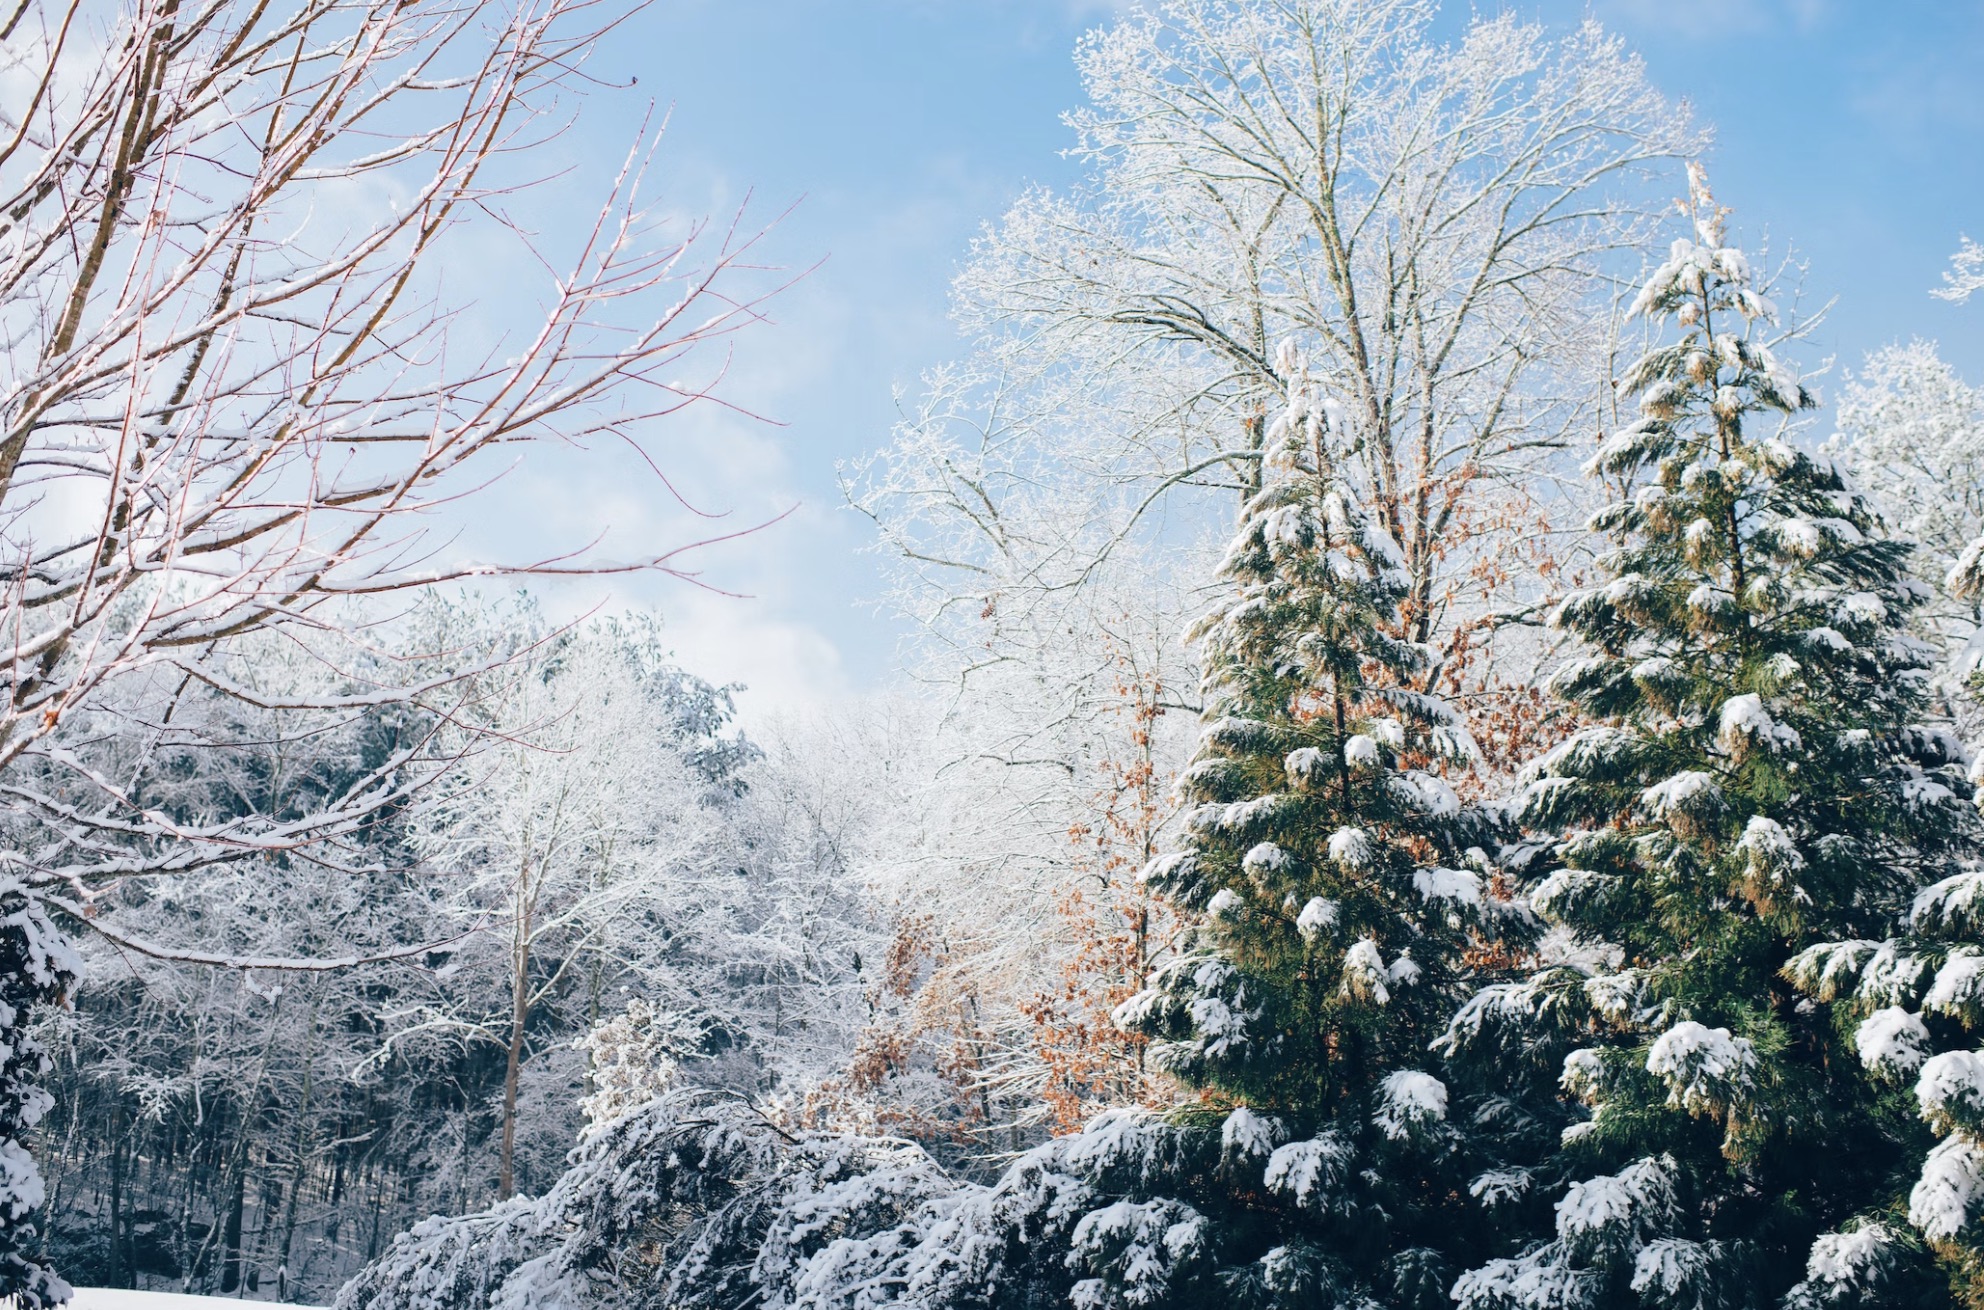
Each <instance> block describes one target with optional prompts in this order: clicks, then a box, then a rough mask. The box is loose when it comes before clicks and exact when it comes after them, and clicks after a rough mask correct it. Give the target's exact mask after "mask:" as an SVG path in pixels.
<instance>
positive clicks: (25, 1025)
mask: <svg viewBox="0 0 1984 1310" xmlns="http://www.w3.org/2000/svg"><path fill="white" fill-rule="evenodd" d="M82 971H83V970H82V961H81V960H80V959H79V958H78V957H77V955H76V952H75V949H74V948H73V947H71V946H70V945H69V943H68V941H67V940H66V939H65V938H64V937H63V936H62V934H61V933H60V932H58V931H57V930H56V928H55V925H54V924H52V923H51V922H49V919H48V916H47V914H46V913H45V912H44V910H43V909H42V906H41V903H40V901H38V900H37V899H36V898H35V897H33V896H31V895H29V894H28V892H27V889H26V888H24V887H22V886H21V883H20V881H19V880H18V879H16V878H14V877H12V876H11V875H0V1305H6V1306H10V1307H16V1308H17V1310H42V1308H43V1307H44V1306H53V1305H59V1304H61V1303H62V1302H64V1301H66V1300H68V1299H69V1285H68V1284H67V1283H65V1282H63V1281H62V1280H61V1279H60V1278H58V1277H56V1275H55V1272H54V1271H53V1270H51V1269H50V1268H48V1267H47V1265H46V1264H45V1263H44V1261H45V1260H46V1256H45V1255H44V1254H43V1252H42V1242H41V1230H40V1228H39V1226H38V1225H37V1224H36V1222H35V1219H36V1216H37V1214H38V1213H39V1211H40V1210H41V1207H42V1202H43V1200H44V1199H45V1197H44V1191H45V1189H44V1187H43V1184H42V1177H41V1171H40V1170H39V1169H38V1168H36V1167H35V1162H34V1157H33V1156H32V1155H30V1154H28V1151H27V1147H26V1145H25V1144H24V1143H23V1141H22V1139H23V1138H24V1137H25V1136H26V1135H27V1134H28V1132H29V1130H31V1129H32V1128H33V1127H34V1126H35V1125H36V1124H37V1123H40V1122H41V1118H42V1116H43V1115H45V1114H47V1113H48V1110H49V1107H50V1106H52V1105H53V1104H54V1103H55V1098H54V1097H52V1096H50V1095H49V1094H48V1092H47V1091H46V1090H44V1089H43V1087H42V1086H41V1082H42V1078H43V1076H44V1075H46V1074H47V1073H48V1071H49V1067H50V1061H49V1058H48V1054H47V1052H46V1051H45V1050H43V1049H42V1045H41V1042H40V1041H39V1040H37V1039H36V1037H35V1033H34V1028H33V1023H34V1021H35V1019H36V1018H38V1017H39V1016H38V1015H37V1013H36V1012H37V1011H39V1010H41V1009H43V1008H44V1007H48V1006H58V1005H63V1004H66V1003H67V1001H68V995H69V991H70V989H71V988H73V987H74V986H75V985H76V981H77V979H78V978H80V977H81V976H82Z"/></svg>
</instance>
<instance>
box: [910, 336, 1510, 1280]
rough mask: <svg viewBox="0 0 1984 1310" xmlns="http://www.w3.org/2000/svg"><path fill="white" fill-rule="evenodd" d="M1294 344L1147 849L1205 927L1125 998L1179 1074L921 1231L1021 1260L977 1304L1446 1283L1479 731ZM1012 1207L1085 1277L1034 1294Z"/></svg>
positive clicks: (1202, 628)
mask: <svg viewBox="0 0 1984 1310" xmlns="http://www.w3.org/2000/svg"><path fill="white" fill-rule="evenodd" d="M1280 363H1281V369H1282V372H1283V375H1284V376H1285V377H1288V378H1289V379H1291V392H1292V395H1291V398H1290V401H1289V405H1288V407H1287V410H1286V412H1285V413H1284V414H1283V415H1282V417H1281V418H1280V419H1279V420H1278V421H1277V422H1276V424H1275V425H1274V426H1273V428H1272V429H1271V431H1270V433H1269V437H1268V441H1267V444H1266V449H1265V455H1264V458H1265V465H1266V467H1265V471H1264V477H1263V485H1262V489H1261V490H1260V491H1259V492H1258V493H1257V494H1256V495H1255V496H1254V497H1253V498H1252V499H1251V500H1250V502H1249V503H1248V504H1247V506H1246V508H1245V511H1244V514H1243V522H1242V525H1241V528H1240V531H1239V534H1238V537H1237V539H1236V540H1235V541H1234V543H1233V545H1232V546H1231V548H1230V549H1229V550H1228V552H1227V555H1226V558H1225V560H1224V562H1223V564H1222V566H1221V574H1222V576H1223V577H1224V578H1225V579H1227V580H1229V582H1230V584H1231V589H1230V591H1229V593H1228V595H1227V597H1226V599H1225V600H1224V601H1223V602H1222V603H1221V604H1219V605H1218V606H1217V608H1215V609H1214V610H1213V612H1211V613H1210V614H1209V615H1208V616H1207V617H1206V618H1204V619H1203V620H1201V621H1200V622H1199V623H1198V624H1197V625H1196V628H1195V632H1194V634H1193V635H1194V636H1195V638H1196V639H1197V640H1199V641H1200V642H1201V643H1202V650H1203V656H1204V668H1205V674H1204V695H1205V709H1204V722H1205V726H1204V730H1203V735H1202V737H1201V740H1200V744H1199V747H1198V750H1197V752H1196V755H1195V758H1194V761H1193V763H1192V764H1191V765H1190V766H1189V767H1188V769H1187V770H1186V771H1185V773H1184V775H1183V776H1182V778H1181V779H1180V781H1179V784H1178V787H1179V792H1180V796H1181V799H1182V800H1183V801H1184V802H1185V803H1186V805H1187V807H1188V808H1187V810H1186V816H1185V837H1184V839H1183V844H1182V849H1179V850H1177V851H1176V852H1174V853H1171V854H1167V855H1164V856H1160V857H1159V858H1158V859H1157V860H1156V861H1154V862H1153V863H1152V865H1151V866H1150V867H1149V868H1148V869H1147V870H1146V871H1145V877H1146V879H1147V881H1148V882H1149V883H1150V884H1151V885H1152V886H1153V887H1155V888H1156V889H1157V890H1159V891H1160V892H1162V893H1163V894H1164V895H1166V896H1167V897H1169V898H1171V900H1172V901H1173V902H1174V903H1175V904H1176V905H1177V906H1179V907H1180V908H1181V909H1182V910H1184V911H1185V912H1186V913H1188V914H1190V915H1192V916H1195V917H1196V918H1197V920H1198V924H1199V926H1197V927H1196V928H1195V929H1194V930H1193V931H1192V933H1191V935H1190V936H1189V938H1188V939H1187V941H1186V943H1185V946H1184V949H1183V950H1182V951H1181V952H1180V954H1179V955H1178V956H1176V957H1175V958H1174V959H1172V960H1171V961H1169V962H1167V963H1166V964H1165V965H1164V966H1163V967H1161V968H1160V969H1159V970H1158V972H1157V973H1156V974H1155V975H1154V976H1153V977H1152V978H1151V980H1150V981H1149V984H1148V985H1147V987H1146V988H1145V989H1144V990H1143V991H1141V992H1140V993H1138V994H1137V995H1135V996H1133V997H1132V998H1130V999H1129V1000H1128V1001H1126V1002H1125V1003H1124V1004H1123V1005H1122V1007H1121V1008H1120V1009H1119V1010H1118V1012H1117V1021H1118V1022H1119V1023H1120V1024H1122V1025H1124V1026H1125V1027H1127V1028H1129V1029H1131V1030H1133V1031H1137V1032H1141V1033H1143V1034H1145V1035H1147V1036H1148V1037H1149V1038H1150V1039H1151V1040H1152V1044H1151V1046H1150V1056H1149V1058H1150V1059H1151V1060H1152V1061H1153V1062H1155V1063H1156V1064H1157V1065H1158V1067H1160V1068H1161V1069H1163V1070H1165V1071H1167V1072H1169V1073H1170V1074H1172V1075H1173V1076H1174V1077H1175V1078H1176V1079H1178V1080H1179V1082H1180V1083H1181V1084H1182V1085H1183V1087H1184V1088H1185V1089H1186V1090H1187V1091H1188V1092H1189V1093H1190V1097H1189V1099H1188V1102H1187V1104H1186V1105H1185V1106H1184V1107H1183V1108H1181V1109H1179V1110H1177V1111H1175V1112H1174V1113H1173V1114H1172V1115H1170V1116H1169V1117H1167V1118H1164V1119H1161V1120H1159V1119H1153V1118H1150V1117H1138V1116H1136V1115H1133V1114H1124V1113H1117V1114H1112V1115H1109V1116H1105V1117H1104V1118H1103V1119H1102V1120H1100V1121H1098V1122H1097V1123H1096V1124H1094V1125H1091V1127H1090V1128H1089V1129H1088V1130H1087V1131H1086V1132H1085V1133H1083V1134H1082V1135H1080V1136H1079V1137H1077V1138H1072V1139H1066V1140H1064V1141H1063V1142H1057V1143H1052V1144H1050V1145H1049V1146H1048V1147H1047V1148H1043V1149H1042V1151H1040V1152H1036V1153H1034V1156H1033V1157H1032V1158H1031V1160H1030V1162H1029V1161H1023V1162H1022V1164H1021V1165H1020V1166H1016V1167H1015V1168H1014V1169H1013V1170H1010V1171H1009V1174H1008V1178H1007V1179H1006V1180H1005V1181H1003V1182H1002V1183H1001V1185H1000V1188H999V1189H995V1197H999V1196H1002V1197H1004V1198H1005V1199H1004V1200H1003V1202H1002V1201H1000V1200H997V1199H995V1200H993V1201H990V1202H988V1203H987V1206H986V1207H983V1208H986V1209H988V1210H994V1211H997V1210H999V1208H1000V1206H1001V1205H1002V1204H1003V1205H1004V1207H1005V1212H1003V1217H1001V1218H999V1219H997V1220H996V1221H995V1220H991V1219H988V1220H986V1221H984V1223H983V1224H982V1225H981V1227H983V1229H984V1232H981V1233H974V1232H972V1231H969V1229H970V1225H971V1223H973V1222H974V1221H973V1220H972V1219H971V1217H970V1216H969V1215H967V1216H965V1217H964V1218H963V1219H961V1220H960V1221H959V1224H958V1225H954V1226H953V1228H952V1229H951V1230H947V1231H946V1232H944V1233H942V1234H939V1235H937V1236H936V1237H933V1239H932V1241H933V1242H939V1243H948V1244H949V1246H950V1250H951V1257H950V1263H951V1264H953V1265H958V1266H963V1265H967V1264H970V1263H971V1262H972V1261H973V1260H976V1261H977V1262H978V1264H979V1265H983V1266H985V1267H987V1268H990V1267H992V1266H993V1265H994V1264H997V1265H998V1266H999V1267H1002V1268H1005V1269H1009V1270H1014V1271H1016V1277H1015V1279H1013V1280H1010V1281H1009V1282H1008V1283H1007V1284H1006V1287H1007V1289H1008V1290H1005V1291H994V1287H995V1285H996V1283H997V1280H996V1279H990V1278H985V1277H980V1278H977V1279H976V1280H974V1281H971V1282H970V1283H969V1284H964V1283H959V1284H957V1285H958V1286H960V1287H964V1286H967V1285H968V1286H969V1288H970V1291H969V1295H970V1296H971V1297H974V1298H981V1299H982V1300H990V1301H994V1302H996V1303H999V1304H1019V1303H1022V1302H1023V1300H1024V1298H1022V1297H1021V1296H1020V1294H1019V1293H1018V1292H1017V1291H1013V1290H1010V1289H1012V1288H1015V1287H1017V1286H1018V1283H1019V1282H1022V1281H1025V1282H1030V1283H1031V1284H1032V1285H1033V1288H1034V1290H1033V1291H1032V1292H1030V1293H1028V1295H1029V1296H1034V1297H1038V1296H1040V1295H1042V1294H1048V1295H1051V1296H1053V1297H1054V1298H1055V1299H1058V1298H1059V1297H1060V1296H1061V1295H1066V1296H1068V1297H1070V1298H1071V1299H1072V1302H1073V1303H1074V1304H1075V1305H1078V1306H1084V1307H1105V1306H1132V1305H1134V1306H1149V1307H1155V1306H1191V1305H1247V1306H1282V1305H1286V1306H1297V1305H1300V1306H1311V1305H1316V1304H1346V1305H1348V1304H1363V1303H1365V1302H1366V1300H1376V1301H1378V1302H1381V1303H1382V1304H1385V1305H1388V1306H1398V1307H1408V1308H1409V1307H1421V1306H1423V1307H1433V1306H1444V1305H1445V1304H1446V1287H1447V1285H1448V1284H1449V1283H1450V1282H1451V1281H1452V1276H1453V1273H1454V1270H1455V1268H1456V1267H1457V1266H1453V1265H1451V1264H1450V1262H1449V1256H1450V1253H1451V1252H1452V1251H1453V1250H1454V1249H1455V1243H1456V1242H1457V1241H1458V1240H1459V1237H1458V1235H1459V1234H1460V1233H1461V1232H1462V1231H1464V1229H1465V1225H1466V1224H1467V1216H1468V1212H1469V1211H1468V1206H1467V1204H1466V1202H1465V1201H1464V1199H1463V1198H1464V1196H1465V1189H1466V1184H1467V1179H1468V1171H1467V1164H1468V1159H1469V1152H1468V1151H1467V1150H1466V1149H1465V1143H1464V1135H1463V1134H1462V1133H1461V1132H1460V1131H1459V1130H1458V1129H1457V1128H1456V1127H1455V1125H1454V1124H1453V1123H1452V1122H1450V1119H1453V1118H1457V1117H1458V1112H1459V1110H1460V1109H1461V1106H1460V1104H1459V1098H1458V1097H1457V1096H1456V1095H1455V1094H1454V1093H1452V1092H1450V1090H1449V1089H1448V1087H1447V1086H1446V1084H1445V1083H1444V1082H1443V1081H1442V1080H1441V1079H1440V1078H1439V1077H1438V1076H1437V1074H1436V1073H1435V1072H1433V1068H1434V1063H1433V1060H1432V1057H1431V1056H1430V1055H1429V1054H1428V1050H1427V1046H1428V1042H1429V1041H1430V1040H1431V1039H1432V1038H1433V1037H1434V1036H1436V1035H1437V1034H1438V1033H1439V1032H1441V1031H1442V1028H1443V1026H1444V1023H1445V1021H1446V1019H1447V1017H1448V1016H1449V1014H1450V1013H1451V1011H1452V1008H1453V1006H1454V1004H1455V1003H1456V1001H1457V1000H1458V999H1459V997H1460V996H1461V995H1462V987H1463V977H1464V975H1465V972H1466V970H1465V967H1464V963H1463V957H1464V954H1465V952H1467V951H1468V950H1469V949H1470V948H1471V947H1472V946H1473V945H1474V944H1475V943H1476V942H1477V941H1478V939H1479V927H1480V925H1482V924H1483V923H1484V922H1491V921H1493V919H1494V918H1495V902H1494V898H1493V897H1492V896H1491V895H1490V893H1489V889H1488V886H1487V879H1486V878H1485V877H1484V873H1485V871H1486V857H1485V856H1483V855H1482V853H1481V851H1480V850H1479V848H1478V847H1473V846H1471V843H1473V842H1477V841H1481V840H1485V839H1486V837H1487V834H1488V831H1489V829H1488V827H1487V824H1486V821H1485V820H1484V818H1483V817H1482V815H1481V814H1480V813H1479V812H1478V811H1475V810H1471V809H1469V808H1467V807H1464V806H1463V805H1462V804H1461V802H1460V800H1459V799H1458V798H1457V796H1456V795H1455V793H1454V791H1453V789H1452V788H1451V787H1450V786H1449V785H1448V783H1447V782H1446V781H1444V780H1443V778H1442V777H1441V776H1440V772H1441V769H1442V767H1443V765H1442V761H1449V760H1460V759H1465V758H1467V757H1468V756H1469V755H1470V754H1471V752H1472V749H1473V746H1472V742H1471V741H1470V740H1469V739H1468V736H1467V733H1466V730H1465V729H1464V727H1462V726H1461V723H1460V721H1459V719H1458V718H1457V717H1456V715H1455V714H1454V712H1453V711H1452V710H1451V709H1450V707H1448V706H1447V705H1446V704H1445V703H1444V702H1442V701H1440V700H1439V699H1437V698H1435V697H1431V696H1427V695H1423V694H1420V693H1418V692H1415V691H1412V690H1410V683H1411V680H1412V677H1413V675H1415V674H1416V673H1418V672H1419V671H1420V670H1421V668H1422V667H1423V661H1424V660H1425V659H1426V653H1425V651H1424V649H1423V648H1422V647H1420V646H1418V645H1416V644H1414V643H1411V642H1408V641H1404V640H1401V639H1399V638H1398V637H1396V636H1395V635H1393V633H1394V632H1395V631H1397V630H1398V628H1399V626H1400V624H1399V608H1400V602H1401V599H1402V598H1403V597H1404V596H1405V595H1406V594H1407V579H1406V577H1405V574H1404V570H1403V568H1402V567H1401V560H1400V556H1399V552H1398V549H1397V546H1396V545H1395V544H1394V542H1393V541H1392V539H1391V537H1390V536H1389V535H1388V534H1387V532H1386V531H1385V529H1384V527H1383V526H1382V524H1381V523H1380V522H1379V521H1378V520H1377V518H1376V517H1375V516H1374V515H1373V514H1372V513H1371V512H1369V510H1368V509H1367V508H1366V507H1365V506H1366V502H1365V500H1364V498H1363V497H1362V496H1360V494H1359V489H1358V488H1357V487H1356V486H1355V485H1354V484H1353V482H1352V475H1351V474H1350V473H1349V471H1348V470H1349V468H1350V465H1351V461H1350V459H1349V456H1350V455H1351V454H1352V453H1353V451H1352V449H1351V448H1350V446H1349V443H1348V442H1347V441H1346V439H1345V438H1346V432H1345V426H1344V424H1343V422H1342V419H1341V418H1340V417H1339V416H1338V413H1337V410H1336V407H1335V406H1334V405H1333V404H1332V403H1331V402H1329V401H1327V400H1324V399H1322V398H1320V397H1319V396H1318V395H1317V394H1316V393H1315V392H1314V390H1313V388H1312V385H1311V384H1310V383H1309V382H1307V381H1306V380H1305V373H1304V366H1303V363H1302V361H1301V358H1300V356H1299V355H1298V354H1297V353H1296V352H1295V351H1294V350H1293V349H1292V348H1287V347H1285V348H1284V350H1283V352H1282V358H1281V361H1280ZM1057 1216H1058V1218H1057ZM995 1230H1003V1231H1006V1232H1012V1231H1026V1232H1030V1233H1033V1234H1035V1235H1041V1236H1046V1237H1053V1238H1055V1239H1056V1240H1057V1241H1059V1242H1064V1243H1065V1244H1066V1257H1065V1262H1064V1263H1065V1266H1066V1274H1067V1277H1068V1279H1070V1280H1072V1281H1071V1282H1069V1283H1064V1284H1063V1285H1062V1288H1061V1289H1052V1288H1042V1287H1041V1286H1040V1280H1041V1279H1042V1278H1044V1277H1047V1276H1049V1266H1050V1265H1051V1264H1052V1263H1054V1262H1052V1261H1050V1260H1049V1259H1048V1258H1047V1254H1046V1253H1047V1251H1048V1249H1049V1247H1048V1246H1047V1244H1046V1243H1045V1242H1044V1241H1042V1240H1036V1241H1035V1242H1034V1243H1033V1244H1032V1245H1031V1246H1030V1248H1029V1251H1030V1259H1024V1260H1023V1259H1020V1258H1016V1257H1017V1255H1018V1253H1017V1252H1016V1251H1013V1250H1010V1249H1008V1245H1001V1244H1000V1243H999V1242H997V1241H995V1240H994V1236H995ZM988 1250H989V1251H993V1252H995V1253H996V1259H995V1258H994V1257H991V1256H984V1255H982V1254H972V1253H982V1252H985V1251H988ZM1022 1266H1030V1268H1028V1269H1027V1270H1026V1271H1025V1272H1019V1271H1020V1270H1021V1268H1022ZM956 1295H965V1293H964V1292H959V1293H956ZM911 1299H912V1300H918V1301H922V1300H924V1298H922V1297H920V1296H919V1295H917V1294H916V1289H915V1288H912V1297H911ZM943 1299H944V1298H943V1297H941V1296H932V1297H929V1298H928V1300H933V1301H941V1300H943Z"/></svg>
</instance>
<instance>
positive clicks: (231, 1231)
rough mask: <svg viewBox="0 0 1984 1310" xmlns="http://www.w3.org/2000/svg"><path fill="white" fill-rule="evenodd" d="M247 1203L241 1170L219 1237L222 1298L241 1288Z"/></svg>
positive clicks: (243, 1176) (246, 1180) (245, 1172)
mask: <svg viewBox="0 0 1984 1310" xmlns="http://www.w3.org/2000/svg"><path fill="white" fill-rule="evenodd" d="M243 1131H246V1129H245V1128H244V1130H243ZM247 1203H248V1171H247V1170H246V1169H241V1170H237V1171H236V1172H235V1175H234V1200H233V1202H232V1203H231V1204H230V1205H229V1206H228V1207H227V1231H226V1232H225V1233H224V1234H223V1235H222V1237H221V1246H222V1254H221V1266H220V1290H221V1294H222V1295H223V1296H225V1295H226V1294H227V1293H229V1292H232V1291H233V1290H234V1289H235V1288H237V1287H239V1286H241V1211H242V1209H243V1208H244V1207H245V1206H246V1205H247Z"/></svg>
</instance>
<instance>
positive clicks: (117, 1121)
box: [110, 1094, 137, 1287]
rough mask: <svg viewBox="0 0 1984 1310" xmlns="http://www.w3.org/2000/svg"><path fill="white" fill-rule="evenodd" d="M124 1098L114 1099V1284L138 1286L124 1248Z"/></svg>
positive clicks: (112, 1174) (112, 1184) (112, 1204)
mask: <svg viewBox="0 0 1984 1310" xmlns="http://www.w3.org/2000/svg"><path fill="white" fill-rule="evenodd" d="M124 1138H125V1132H124V1098H123V1097H122V1096H120V1095H116V1094H113V1095H112V1099H111V1102H110V1285H111V1286H112V1287H136V1286H137V1284H136V1283H135V1282H133V1281H132V1273H133V1270H132V1268H131V1260H130V1258H129V1256H128V1254H127V1253H126V1251H125V1249H124Z"/></svg>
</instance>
